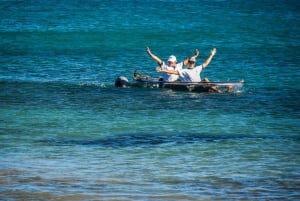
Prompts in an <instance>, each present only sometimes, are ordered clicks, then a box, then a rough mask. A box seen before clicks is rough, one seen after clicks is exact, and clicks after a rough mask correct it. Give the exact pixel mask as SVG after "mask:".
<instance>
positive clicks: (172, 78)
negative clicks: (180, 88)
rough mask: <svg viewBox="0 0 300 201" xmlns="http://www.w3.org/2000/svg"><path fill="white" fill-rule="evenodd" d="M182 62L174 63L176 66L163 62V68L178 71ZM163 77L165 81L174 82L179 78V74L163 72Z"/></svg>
mask: <svg viewBox="0 0 300 201" xmlns="http://www.w3.org/2000/svg"><path fill="white" fill-rule="evenodd" d="M182 66H183V63H182V62H181V63H178V64H176V66H174V67H173V66H168V65H166V64H165V63H163V66H162V67H163V68H164V69H166V70H175V71H179V70H181V69H182ZM163 79H164V81H165V82H174V81H177V80H178V79H179V75H174V74H169V73H164V74H163Z"/></svg>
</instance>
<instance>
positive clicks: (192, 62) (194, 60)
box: [189, 57, 196, 68]
mask: <svg viewBox="0 0 300 201" xmlns="http://www.w3.org/2000/svg"><path fill="white" fill-rule="evenodd" d="M195 63H196V59H195V57H191V58H190V59H189V68H194V67H195Z"/></svg>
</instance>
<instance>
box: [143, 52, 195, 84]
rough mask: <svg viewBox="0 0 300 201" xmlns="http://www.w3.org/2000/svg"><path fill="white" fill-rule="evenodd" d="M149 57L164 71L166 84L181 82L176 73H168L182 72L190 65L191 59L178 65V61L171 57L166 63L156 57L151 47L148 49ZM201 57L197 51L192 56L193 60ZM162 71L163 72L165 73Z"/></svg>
mask: <svg viewBox="0 0 300 201" xmlns="http://www.w3.org/2000/svg"><path fill="white" fill-rule="evenodd" d="M146 51H147V53H148V55H149V56H150V57H151V58H152V59H153V60H154V61H156V62H157V63H158V65H159V67H160V69H162V70H164V71H165V73H164V74H163V81H165V82H174V81H178V80H179V74H176V73H168V72H167V71H169V70H170V72H173V71H176V72H178V71H180V70H182V68H183V66H184V65H187V64H188V61H189V58H186V59H185V60H184V61H183V62H180V63H177V59H176V57H175V56H174V55H171V56H169V58H168V62H167V63H165V62H163V61H162V60H161V59H160V58H159V57H158V56H156V55H155V54H153V53H152V52H151V50H150V48H149V47H147V49H146ZM198 55H199V51H198V50H197V49H196V50H195V53H194V55H193V56H192V58H197V57H198ZM164 71H161V72H164Z"/></svg>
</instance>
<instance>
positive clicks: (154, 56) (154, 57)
mask: <svg viewBox="0 0 300 201" xmlns="http://www.w3.org/2000/svg"><path fill="white" fill-rule="evenodd" d="M146 51H147V53H148V54H149V56H150V57H151V58H152V59H153V60H154V61H156V62H157V63H158V65H161V64H162V63H163V62H162V60H161V59H160V58H159V57H158V56H156V55H155V54H153V53H152V52H151V50H150V48H149V47H147V49H146Z"/></svg>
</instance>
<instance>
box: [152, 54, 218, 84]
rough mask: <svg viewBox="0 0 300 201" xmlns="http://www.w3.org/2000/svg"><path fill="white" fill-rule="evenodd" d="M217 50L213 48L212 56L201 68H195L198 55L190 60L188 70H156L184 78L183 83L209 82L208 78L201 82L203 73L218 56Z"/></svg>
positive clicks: (160, 68) (158, 68)
mask: <svg viewBox="0 0 300 201" xmlns="http://www.w3.org/2000/svg"><path fill="white" fill-rule="evenodd" d="M216 52H217V49H216V48H213V49H212V50H211V51H210V55H209V57H208V58H207V59H206V60H205V61H204V62H203V63H202V64H201V65H199V66H196V67H195V64H196V57H197V56H198V54H199V52H198V54H197V56H196V54H195V55H194V56H192V57H191V58H189V59H188V68H186V69H174V70H173V69H166V68H162V67H161V66H160V67H157V68H156V70H157V71H158V72H163V73H168V74H172V75H178V76H180V77H181V78H182V81H183V82H201V81H202V82H209V80H208V79H207V78H204V79H203V80H201V76H200V74H201V71H202V70H203V69H204V68H206V67H207V66H208V64H209V63H210V62H211V60H212V58H213V57H214V55H215V54H216Z"/></svg>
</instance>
